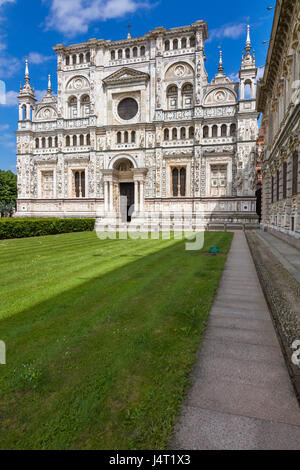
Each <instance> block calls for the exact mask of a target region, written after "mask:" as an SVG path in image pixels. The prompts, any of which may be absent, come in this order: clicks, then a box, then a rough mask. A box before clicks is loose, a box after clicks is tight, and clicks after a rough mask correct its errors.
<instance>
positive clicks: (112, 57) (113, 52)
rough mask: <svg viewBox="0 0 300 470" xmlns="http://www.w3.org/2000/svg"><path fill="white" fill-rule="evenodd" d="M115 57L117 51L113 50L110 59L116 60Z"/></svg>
mask: <svg viewBox="0 0 300 470" xmlns="http://www.w3.org/2000/svg"><path fill="white" fill-rule="evenodd" d="M115 58H116V53H115V51H111V53H110V60H115Z"/></svg>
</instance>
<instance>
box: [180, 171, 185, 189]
mask: <svg viewBox="0 0 300 470" xmlns="http://www.w3.org/2000/svg"><path fill="white" fill-rule="evenodd" d="M185 186H186V169H185V168H181V170H180V196H185Z"/></svg>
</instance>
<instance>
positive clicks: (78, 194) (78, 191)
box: [74, 171, 80, 197]
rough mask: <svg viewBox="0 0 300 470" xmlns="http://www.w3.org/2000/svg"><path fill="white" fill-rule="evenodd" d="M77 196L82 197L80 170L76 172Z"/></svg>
mask: <svg viewBox="0 0 300 470" xmlns="http://www.w3.org/2000/svg"><path fill="white" fill-rule="evenodd" d="M74 178H75V196H76V197H80V173H79V171H76V172H75V175H74Z"/></svg>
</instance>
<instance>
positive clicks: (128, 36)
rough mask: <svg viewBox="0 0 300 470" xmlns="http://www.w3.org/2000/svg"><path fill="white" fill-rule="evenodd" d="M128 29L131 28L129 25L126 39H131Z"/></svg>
mask: <svg viewBox="0 0 300 470" xmlns="http://www.w3.org/2000/svg"><path fill="white" fill-rule="evenodd" d="M130 28H131V24H129V25H128V34H127V39H131V33H130Z"/></svg>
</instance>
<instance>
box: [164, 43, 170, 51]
mask: <svg viewBox="0 0 300 470" xmlns="http://www.w3.org/2000/svg"><path fill="white" fill-rule="evenodd" d="M169 50H170V41H165V51H169Z"/></svg>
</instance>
